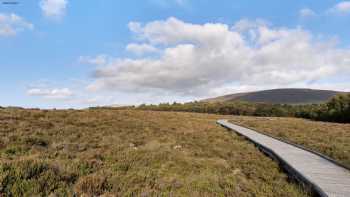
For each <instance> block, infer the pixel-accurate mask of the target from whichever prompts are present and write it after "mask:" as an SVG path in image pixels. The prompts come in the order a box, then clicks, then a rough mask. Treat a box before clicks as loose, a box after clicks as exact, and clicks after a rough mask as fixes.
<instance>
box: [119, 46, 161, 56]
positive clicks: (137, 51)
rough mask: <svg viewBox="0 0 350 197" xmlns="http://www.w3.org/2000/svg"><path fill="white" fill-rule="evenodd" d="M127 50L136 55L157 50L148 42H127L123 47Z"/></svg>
mask: <svg viewBox="0 0 350 197" xmlns="http://www.w3.org/2000/svg"><path fill="white" fill-rule="evenodd" d="M125 49H126V50H127V51H129V52H132V53H134V54H136V55H143V54H146V53H155V52H158V49H157V48H156V47H154V46H152V45H149V44H135V43H131V44H128V45H127V46H126V48H125Z"/></svg>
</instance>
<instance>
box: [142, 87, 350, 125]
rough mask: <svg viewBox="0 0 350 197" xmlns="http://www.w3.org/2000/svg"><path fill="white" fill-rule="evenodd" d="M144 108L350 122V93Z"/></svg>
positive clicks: (147, 108)
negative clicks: (323, 98)
mask: <svg viewBox="0 0 350 197" xmlns="http://www.w3.org/2000/svg"><path fill="white" fill-rule="evenodd" d="M136 108H137V109H141V110H154V111H180V112H197V113H209V114H222V115H244V116H262V117H298V118H306V119H312V120H318V121H327V122H339V123H350V94H340V95H337V96H335V97H333V98H332V99H330V100H329V101H328V102H326V103H322V104H305V105H289V104H268V103H251V102H244V101H234V102H217V103H208V102H198V101H195V102H188V103H183V104H182V103H176V102H174V103H172V104H170V103H161V104H159V105H152V104H151V105H146V104H143V105H140V106H138V107H136Z"/></svg>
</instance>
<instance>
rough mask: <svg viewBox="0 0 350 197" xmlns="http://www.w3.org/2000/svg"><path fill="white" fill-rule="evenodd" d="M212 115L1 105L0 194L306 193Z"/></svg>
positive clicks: (174, 194)
mask: <svg viewBox="0 0 350 197" xmlns="http://www.w3.org/2000/svg"><path fill="white" fill-rule="evenodd" d="M219 118H223V116H216V115H205V114H192V113H176V112H145V111H128V110H107V109H98V110H81V111H74V110H62V111H60V110H57V111H39V110H16V109H0V125H1V126H0V193H1V194H2V195H4V196H32V195H34V196H37V195H39V196H48V195H53V196H54V194H55V195H56V196H71V195H73V194H74V193H75V194H79V195H85V196H96V195H104V196H307V194H305V192H303V191H302V189H301V188H300V187H299V186H298V185H296V184H294V183H291V182H289V181H288V178H287V176H286V175H285V174H284V173H283V172H281V170H280V168H279V167H278V165H277V164H276V163H275V162H274V161H272V160H271V159H269V158H268V157H266V156H265V155H264V154H262V153H261V152H259V151H258V150H257V149H256V148H255V147H254V145H252V144H251V143H249V142H247V141H246V140H244V139H243V138H241V137H239V136H237V135H235V134H232V133H231V132H228V131H227V130H225V129H223V128H221V127H219V126H217V125H216V124H215V121H216V120H217V119H219ZM226 118H227V117H226Z"/></svg>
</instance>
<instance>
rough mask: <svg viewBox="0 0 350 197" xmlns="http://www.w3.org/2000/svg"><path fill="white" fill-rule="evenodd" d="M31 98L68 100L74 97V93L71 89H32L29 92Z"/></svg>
mask: <svg viewBox="0 0 350 197" xmlns="http://www.w3.org/2000/svg"><path fill="white" fill-rule="evenodd" d="M27 94H28V95H30V96H39V97H43V98H45V99H54V100H66V99H69V98H71V97H72V96H73V92H72V91H71V90H70V89H69V88H53V89H42V88H31V89H29V90H28V91H27Z"/></svg>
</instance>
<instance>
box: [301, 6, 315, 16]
mask: <svg viewBox="0 0 350 197" xmlns="http://www.w3.org/2000/svg"><path fill="white" fill-rule="evenodd" d="M316 15H317V14H316V12H315V11H313V10H312V9H310V8H303V9H301V10H300V11H299V16H300V17H301V18H308V17H313V16H316Z"/></svg>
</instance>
